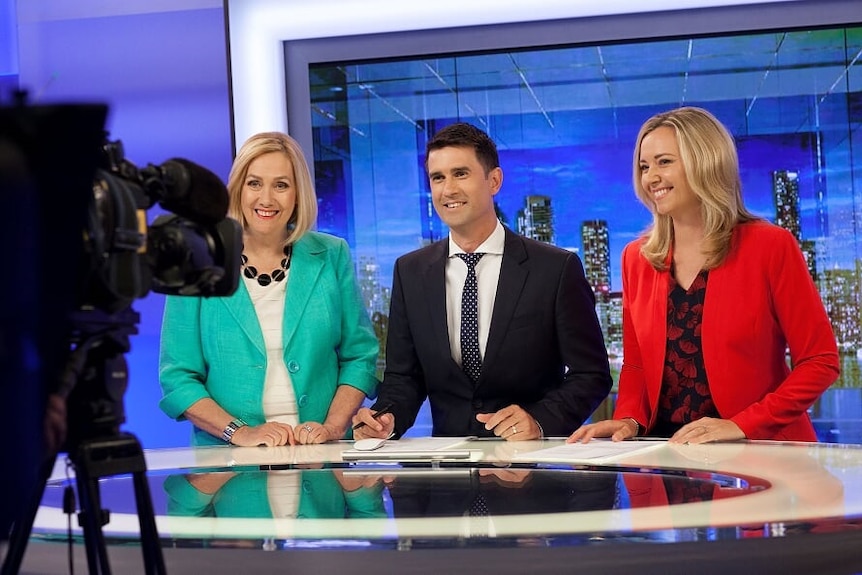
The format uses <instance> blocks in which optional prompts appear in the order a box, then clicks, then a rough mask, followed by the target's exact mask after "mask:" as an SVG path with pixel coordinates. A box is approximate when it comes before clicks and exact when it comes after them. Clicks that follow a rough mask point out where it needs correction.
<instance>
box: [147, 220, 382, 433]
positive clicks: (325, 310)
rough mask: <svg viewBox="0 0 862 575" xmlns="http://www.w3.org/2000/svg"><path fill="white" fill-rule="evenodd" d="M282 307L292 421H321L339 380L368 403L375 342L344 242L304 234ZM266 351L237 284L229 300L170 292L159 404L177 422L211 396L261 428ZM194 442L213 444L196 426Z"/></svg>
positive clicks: (295, 250) (244, 292) (244, 291)
mask: <svg viewBox="0 0 862 575" xmlns="http://www.w3.org/2000/svg"><path fill="white" fill-rule="evenodd" d="M287 281H288V284H287V294H286V297H285V305H284V318H283V325H284V331H283V332H282V337H283V342H284V364H285V366H287V370H288V372H289V373H290V377H291V379H292V381H293V387H294V391H295V394H296V401H297V405H298V408H299V419H300V421H320V422H322V421H324V419H326V414H327V412H328V411H329V406H330V403H331V402H332V398H333V397H334V396H335V390H336V388H337V386H338V385H339V384H346V385H350V386H352V387H355V388H356V389H359V390H360V391H362V392H363V393H365V395H366V396H368V397H373V396H374V394H375V393H376V389H377V383H378V382H377V377H376V374H375V368H376V362H377V354H378V343H377V338H376V336H375V334H374V330H373V329H372V327H371V322H370V320H369V319H368V314H367V312H366V311H365V308H364V307H363V305H362V299H361V297H360V294H359V289H358V285H357V283H356V276H355V274H354V271H353V260H352V259H351V257H350V250H349V248H348V247H347V242H345V241H344V240H343V239H340V238H336V237H334V236H330V235H327V234H322V233H319V232H307V233H306V234H305V235H304V236H303V237H302V238H301V239H300V240H299V241H298V242H296V244H294V247H293V257H292V261H291V266H290V274H289V277H288V280H287ZM265 373H266V350H265V348H264V341H263V333H262V331H261V329H260V324H259V323H258V321H257V315H256V313H255V310H254V305H253V304H252V302H251V298H250V296H249V293H248V290H247V289H246V287H245V284H244V282H243V281H240V282H239V287H238V289H237V290H236V292H235V293H234V294H233V295H231V296H228V297H212V298H201V297H183V296H168V297H167V298H166V301H165V311H164V317H163V320H162V334H161V346H160V352H159V383H160V384H161V386H162V393H163V396H162V399H161V401H160V402H159V407H160V408H161V409H162V411H164V412H165V413H166V414H167V415H168V416H169V417H172V418H174V419H177V420H181V419H183V418H184V413H185V411H186V410H187V409H188V408H189V407H191V406H192V404H194V403H196V402H197V401H200V400H201V399H204V398H212V399H213V400H214V401H215V402H216V403H218V404H219V405H220V406H221V407H222V408H224V409H225V411H227V412H228V413H229V414H231V415H232V416H233V417H240V418H242V419H243V420H245V421H246V422H247V423H249V424H250V425H260V424H261V423H264V421H265V420H264V416H263V383H264V375H265ZM192 443H193V444H194V445H213V444H220V443H221V439H220V438H218V437H214V436H212V435H210V434H209V433H207V432H205V431H203V430H201V429H198V428H194V431H193V438H192Z"/></svg>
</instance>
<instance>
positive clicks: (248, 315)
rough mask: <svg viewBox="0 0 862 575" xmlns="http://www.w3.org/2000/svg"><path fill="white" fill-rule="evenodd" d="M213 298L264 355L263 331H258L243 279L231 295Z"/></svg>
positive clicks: (252, 306)
mask: <svg viewBox="0 0 862 575" xmlns="http://www.w3.org/2000/svg"><path fill="white" fill-rule="evenodd" d="M213 299H215V300H217V301H218V302H220V303H222V304H223V305H224V306H225V307H226V308H227V309H228V311H229V312H230V314H231V315H232V316H233V317H234V319H236V322H237V323H238V324H239V326H240V328H242V331H243V332H245V335H246V337H248V339H249V341H251V343H252V344H254V346H255V348H257V350H258V351H259V352H260V353H262V354H263V355H266V347H265V345H264V343H263V333H262V332H261V331H260V323H259V322H258V321H257V315H256V314H255V311H254V304H252V303H251V296H250V295H249V293H248V289H247V288H246V287H245V281H244V280H242V279H240V280H239V287H237V290H236V293H235V294H234V295H233V296H231V297H220V298H213Z"/></svg>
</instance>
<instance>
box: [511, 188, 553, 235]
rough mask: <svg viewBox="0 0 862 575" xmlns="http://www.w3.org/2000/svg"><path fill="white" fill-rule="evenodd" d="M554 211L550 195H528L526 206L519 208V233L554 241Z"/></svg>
mask: <svg viewBox="0 0 862 575" xmlns="http://www.w3.org/2000/svg"><path fill="white" fill-rule="evenodd" d="M553 219H554V212H553V209H552V208H551V198H550V197H548V196H526V197H525V198H524V207H523V208H522V209H520V210H518V233H519V234H521V235H522V236H526V237H528V238H532V239H534V240H538V241H540V242H545V243H547V244H553V243H554V224H553Z"/></svg>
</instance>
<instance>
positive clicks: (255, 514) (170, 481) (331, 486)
mask: <svg viewBox="0 0 862 575" xmlns="http://www.w3.org/2000/svg"><path fill="white" fill-rule="evenodd" d="M163 485H164V490H165V493H166V494H167V497H168V499H167V513H168V515H172V516H185V517H234V518H274V519H280V518H297V519H344V518H361V517H386V510H385V508H384V506H383V496H382V491H383V487H382V484H381V483H380V482H379V481H368V480H367V479H365V478H362V477H353V476H345V474H344V473H343V471H342V470H332V469H290V470H279V471H264V470H245V471H238V472H234V471H218V472H209V473H187V474H176V475H170V476H168V477H167V478H165V481H164V484H163Z"/></svg>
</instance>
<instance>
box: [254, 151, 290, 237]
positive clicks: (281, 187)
mask: <svg viewBox="0 0 862 575" xmlns="http://www.w3.org/2000/svg"><path fill="white" fill-rule="evenodd" d="M295 208H296V187H295V184H294V171H293V163H292V162H291V161H290V158H288V157H287V155H286V154H283V153H281V152H270V153H267V154H263V155H261V156H258V157H257V158H255V159H254V160H252V161H251V163H249V165H248V172H247V173H246V176H245V180H244V181H243V184H242V214H243V216H244V217H245V221H246V222H247V223H248V226H247V228H246V231H245V232H246V233H247V234H251V235H255V236H259V237H261V238H272V239H273V240H275V241H279V242H281V241H283V240H284V239H285V238H287V224H288V222H289V221H290V217H291V216H292V215H293V210H294V209H295Z"/></svg>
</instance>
